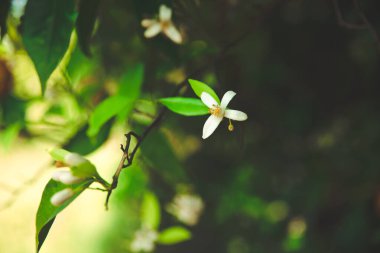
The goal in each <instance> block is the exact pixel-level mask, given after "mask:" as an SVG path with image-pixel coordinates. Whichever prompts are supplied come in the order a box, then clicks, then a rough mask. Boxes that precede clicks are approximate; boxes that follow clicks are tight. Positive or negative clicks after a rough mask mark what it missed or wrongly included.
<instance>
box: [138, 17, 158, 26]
mask: <svg viewBox="0 0 380 253" xmlns="http://www.w3.org/2000/svg"><path fill="white" fill-rule="evenodd" d="M154 23H157V21H156V20H155V19H143V20H142V21H141V26H143V27H145V28H148V27H149V26H152V25H153V24H154Z"/></svg>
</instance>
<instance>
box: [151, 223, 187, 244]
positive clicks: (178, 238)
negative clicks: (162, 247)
mask: <svg viewBox="0 0 380 253" xmlns="http://www.w3.org/2000/svg"><path fill="white" fill-rule="evenodd" d="M190 238H191V232H190V231H189V230H187V229H186V228H183V227H170V228H167V229H165V230H164V231H162V232H161V233H160V234H159V236H158V240H157V241H158V242H159V243H160V244H168V245H169V244H176V243H180V242H183V241H187V240H189V239H190Z"/></svg>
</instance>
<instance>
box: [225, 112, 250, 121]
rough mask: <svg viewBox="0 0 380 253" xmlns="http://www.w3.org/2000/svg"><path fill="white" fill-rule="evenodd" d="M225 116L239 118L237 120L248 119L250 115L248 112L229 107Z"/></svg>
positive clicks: (233, 118)
mask: <svg viewBox="0 0 380 253" xmlns="http://www.w3.org/2000/svg"><path fill="white" fill-rule="evenodd" d="M224 117H226V118H228V119H232V120H237V121H244V120H247V119H248V116H247V114H246V113H244V112H241V111H237V110H230V109H227V110H226V111H225V112H224Z"/></svg>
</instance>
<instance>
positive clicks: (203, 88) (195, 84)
mask: <svg viewBox="0 0 380 253" xmlns="http://www.w3.org/2000/svg"><path fill="white" fill-rule="evenodd" d="M189 83H190V86H191V88H192V89H193V91H194V93H195V94H196V95H197V96H198V97H201V95H202V92H207V93H208V94H210V95H211V96H212V97H213V98H214V99H215V100H216V101H217V102H218V103H219V104H220V99H219V97H218V95H216V93H215V91H214V90H213V89H212V88H211V87H210V86H208V85H207V84H205V83H202V82H201V81H197V80H193V79H189Z"/></svg>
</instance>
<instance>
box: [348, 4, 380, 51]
mask: <svg viewBox="0 0 380 253" xmlns="http://www.w3.org/2000/svg"><path fill="white" fill-rule="evenodd" d="M353 2H354V5H355V8H356V11H357V12H358V13H359V15H360V17H361V19H362V20H363V22H364V24H365V25H366V27H367V29H368V30H369V31H370V32H371V34H372V36H373V38H374V39H375V41H376V43H377V45H378V47H379V48H380V35H379V33H378V32H377V31H376V29H375V28H374V26H373V25H372V24H371V22H370V21H369V20H368V18H367V16H366V15H365V14H364V11H363V10H362V8H361V7H360V5H359V3H358V1H357V0H353Z"/></svg>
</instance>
